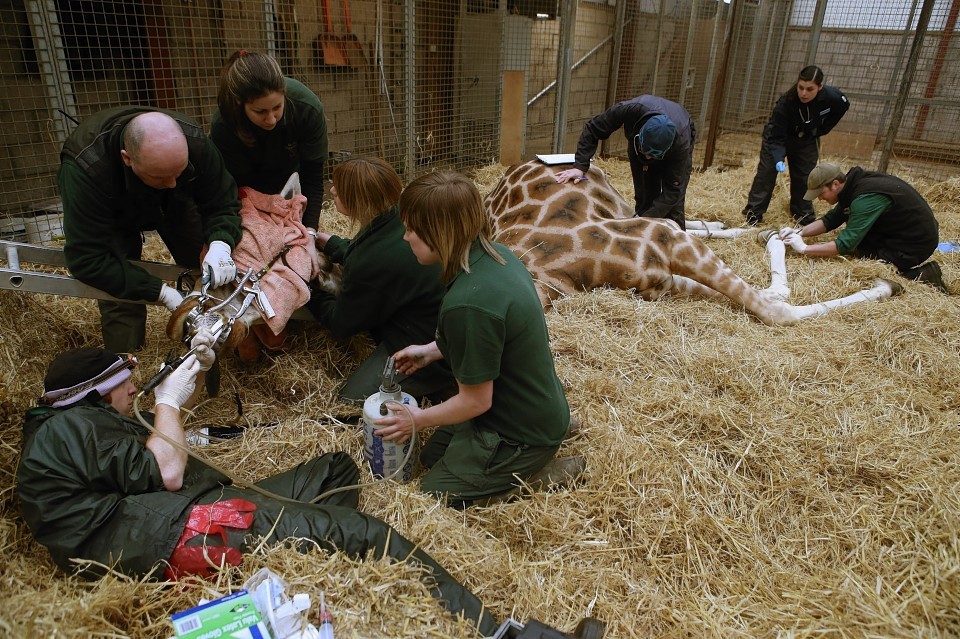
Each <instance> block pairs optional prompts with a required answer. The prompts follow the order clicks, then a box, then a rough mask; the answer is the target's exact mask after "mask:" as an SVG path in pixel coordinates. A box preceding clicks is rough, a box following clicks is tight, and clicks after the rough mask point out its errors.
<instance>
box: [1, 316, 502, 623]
mask: <svg viewBox="0 0 960 639" xmlns="http://www.w3.org/2000/svg"><path fill="white" fill-rule="evenodd" d="M212 344H213V338H212V336H210V334H209V333H207V332H205V331H204V332H201V333H200V334H199V335H198V336H197V337H195V338H194V345H195V346H197V353H196V355H191V356H190V357H189V358H187V360H186V361H185V362H184V363H183V364H182V365H181V366H180V367H179V368H177V369H176V370H175V371H173V372H172V373H171V374H170V376H169V377H167V378H166V379H165V380H164V381H163V382H161V383H160V384H159V385H158V386H157V388H156V390H155V400H156V401H155V409H154V410H155V412H154V414H152V415H151V414H149V413H148V414H145V415H144V416H143V417H144V419H145V421H146V422H147V423H152V427H153V429H154V430H155V432H151V431H150V430H148V428H146V427H145V426H144V425H143V424H142V423H141V422H140V421H139V420H138V419H136V418H135V416H134V415H133V412H134V411H133V404H134V397H135V396H136V395H137V392H138V390H137V387H136V386H135V385H134V384H133V382H132V381H131V379H130V378H131V369H132V368H133V367H134V366H135V364H136V361H135V359H133V358H132V357H130V356H126V357H120V356H117V355H115V354H113V353H110V352H108V351H105V350H104V349H100V348H81V349H73V350H70V351H67V352H65V353H63V354H61V355H59V356H58V357H57V358H55V359H54V360H53V362H52V363H51V364H50V366H49V368H48V370H47V374H46V377H45V378H44V389H45V391H46V392H45V393H44V395H43V398H41V401H40V405H39V406H38V407H37V408H33V409H31V410H29V411H28V412H27V414H26V416H25V418H24V433H23V452H22V454H21V458H20V464H19V466H18V468H17V478H16V492H17V496H18V498H19V501H20V506H21V510H22V513H23V517H24V519H25V520H26V522H27V525H28V526H29V527H30V530H31V531H32V532H33V535H34V537H35V538H36V539H37V541H39V542H40V543H41V544H43V545H44V546H46V547H47V549H49V551H50V554H51V555H52V557H53V559H54V561H55V562H56V564H57V565H58V566H60V567H61V568H62V569H63V570H66V571H71V572H72V571H74V570H77V567H76V565H74V564H73V563H72V562H71V560H72V559H73V558H79V559H87V560H91V561H93V562H95V563H93V564H89V565H86V566H83V567H82V568H81V571H82V576H84V577H95V576H97V575H98V573H100V572H102V571H103V570H104V568H103V567H104V566H107V567H111V568H113V569H115V570H117V571H119V572H122V573H125V574H128V575H132V576H138V577H139V576H143V575H149V576H151V577H157V576H159V575H160V574H162V573H164V572H165V571H166V576H167V577H168V578H176V577H178V576H180V575H182V574H190V573H199V574H205V573H207V572H209V570H210V567H209V566H210V561H213V562H214V563H215V564H217V565H219V563H220V562H221V561H222V562H224V563H228V564H232V565H238V564H240V563H241V562H242V553H243V552H247V551H249V550H251V548H252V544H254V543H256V541H257V539H258V538H259V537H261V536H267V537H268V539H269V540H270V541H272V542H273V541H280V540H283V539H288V538H294V540H293V543H294V545H295V546H296V547H297V548H298V549H301V550H303V551H304V552H306V551H307V550H310V549H312V548H314V547H315V544H316V545H319V546H320V547H321V548H324V549H326V550H328V551H335V550H341V551H343V552H345V553H347V554H349V555H351V556H353V557H358V558H362V557H366V556H368V554H369V553H370V551H373V556H375V557H382V556H384V555H385V554H386V555H389V556H390V557H392V558H394V559H395V560H397V561H404V562H408V563H411V564H413V565H416V566H419V567H420V568H422V569H423V570H424V575H425V578H426V580H427V582H428V584H429V586H430V588H431V592H432V593H433V595H434V596H436V597H437V598H438V599H440V600H441V604H442V605H443V606H445V607H446V608H447V609H449V610H450V611H451V612H454V613H460V614H463V616H464V617H465V618H466V619H469V620H471V621H472V622H473V623H475V624H477V626H478V628H479V629H480V631H481V632H483V633H484V635H485V636H488V635H491V634H493V632H494V631H495V630H496V628H497V625H496V622H495V621H494V619H493V618H492V617H491V616H490V614H489V613H488V612H487V611H486V610H485V608H484V607H483V604H482V603H481V602H480V600H479V599H477V598H476V596H474V595H473V594H472V593H471V592H470V591H469V590H467V589H466V588H465V587H464V586H463V585H461V584H460V583H459V582H458V581H457V580H456V579H454V577H453V576H452V575H450V574H449V573H448V572H447V571H446V570H444V569H443V568H442V567H441V566H440V565H439V564H438V563H437V562H436V561H435V560H434V559H433V558H431V557H430V556H429V555H428V554H426V553H425V552H423V551H422V550H420V549H419V548H417V546H416V545H415V544H413V543H412V542H410V541H409V540H407V539H405V538H404V537H403V536H401V535H400V534H398V533H397V532H396V531H395V530H393V529H392V528H391V527H390V526H389V525H388V524H386V523H384V522H383V521H381V520H379V519H377V518H375V517H372V516H370V515H365V514H363V513H360V512H358V511H357V510H356V506H357V503H358V499H359V490H358V489H357V488H354V485H355V484H356V483H357V480H358V478H359V471H358V469H357V466H356V464H355V463H354V462H353V460H352V459H351V458H350V456H349V455H348V454H346V453H342V452H338V453H331V454H326V455H321V456H320V457H317V458H315V459H312V460H310V461H308V462H304V463H302V464H299V465H297V466H295V467H293V468H291V469H290V470H288V471H286V472H284V473H281V474H279V475H275V476H273V477H268V478H266V479H264V480H262V481H260V482H258V483H257V487H258V488H260V489H263V490H266V491H269V492H270V493H272V495H270V496H268V495H264V494H262V493H261V492H259V491H255V490H253V489H250V488H246V489H243V488H238V487H235V486H233V485H232V482H231V480H230V478H228V477H226V476H224V475H223V474H221V473H220V472H219V471H217V470H215V469H213V468H211V467H209V466H208V465H206V464H204V463H202V462H200V461H199V460H197V459H194V458H192V457H188V455H187V450H188V446H187V441H186V437H185V435H184V430H183V426H182V422H181V421H180V408H181V407H189V406H191V405H192V404H193V402H194V401H195V400H196V395H197V394H198V389H199V388H201V387H202V385H203V384H202V376H203V374H204V370H206V369H209V367H210V366H211V365H212V364H213V361H214V354H213V350H212V348H211V346H212ZM157 432H159V433H163V436H161V435H158V434H157ZM91 487H96V489H95V490H91ZM348 487H349V488H351V489H348V490H342V491H340V492H337V493H335V494H332V495H329V494H327V493H328V492H329V491H331V490H334V489H338V488H348ZM318 497H320V498H321V499H320V501H319V503H314V500H315V499H316V498H318ZM313 542H315V544H314V543H313ZM165 565H168V566H169V567H167V568H166V569H165Z"/></svg>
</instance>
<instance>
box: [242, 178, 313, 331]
mask: <svg viewBox="0 0 960 639" xmlns="http://www.w3.org/2000/svg"><path fill="white" fill-rule="evenodd" d="M240 205H241V206H240V217H241V227H242V228H243V235H242V236H241V238H240V242H239V243H238V244H237V246H236V247H235V248H234V249H233V261H234V262H236V264H237V271H238V273H240V274H241V275H242V274H243V273H245V272H246V271H247V269H249V268H252V269H253V270H254V273H257V272H259V271H260V269H262V268H263V267H264V266H266V265H268V264H270V262H271V261H272V260H273V259H274V258H275V257H276V256H277V255H279V254H280V251H282V250H283V248H284V247H285V246H288V247H290V250H289V252H287V254H286V255H285V256H283V257H282V258H280V259H277V260H276V261H275V262H273V265H272V266H270V270H269V271H268V272H267V274H266V275H264V276H263V277H262V278H261V279H260V290H262V291H263V292H264V294H265V295H266V296H267V299H268V300H269V301H270V305H271V306H272V307H273V310H274V311H275V312H276V315H275V316H273V317H272V318H270V319H267V318H264V321H265V322H266V323H267V326H269V327H270V330H271V331H273V334H274V335H279V334H280V332H281V331H283V329H284V327H286V325H287V321H288V320H289V319H290V316H291V315H292V314H293V312H294V311H296V310H297V309H298V308H300V307H301V306H303V305H304V304H306V303H307V300H309V299H310V287H309V286H308V285H307V282H308V281H310V280H312V279H314V278H315V277H316V276H317V273H318V271H319V265H318V263H317V257H316V253H315V252H314V253H311V251H310V250H309V249H308V248H307V246H308V243H309V242H312V241H313V238H312V237H310V236H309V235H307V228H306V227H305V226H304V225H303V222H301V219H302V218H303V210H304V208H306V205H307V198H305V197H304V196H302V195H296V196H294V197H292V198H291V199H289V200H285V199H283V198H282V197H281V196H279V195H265V194H263V193H260V192H258V191H254V190H253V189H250V188H247V187H242V188H241V189H240Z"/></svg>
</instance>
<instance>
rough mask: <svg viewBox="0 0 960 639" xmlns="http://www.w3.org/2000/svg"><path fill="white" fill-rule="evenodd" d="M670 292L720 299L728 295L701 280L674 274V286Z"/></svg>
mask: <svg viewBox="0 0 960 639" xmlns="http://www.w3.org/2000/svg"><path fill="white" fill-rule="evenodd" d="M670 293H671V294H673V295H690V296H692V297H704V298H707V299H720V298H723V297H726V296H725V295H724V294H723V293H721V292H719V291H715V290H713V289H712V288H710V287H709V286H704V285H703V284H701V283H700V282H696V281H694V280H691V279H690V278H689V277H683V276H682V275H674V276H673V286H671V287H670Z"/></svg>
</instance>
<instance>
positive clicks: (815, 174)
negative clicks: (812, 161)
mask: <svg viewBox="0 0 960 639" xmlns="http://www.w3.org/2000/svg"><path fill="white" fill-rule="evenodd" d="M843 176H844V173H843V171H841V170H840V167H839V166H837V165H836V164H830V163H829V162H824V163H823V164H818V165H817V166H815V167H813V170H812V171H810V175H809V176H808V177H807V192H806V193H804V194H803V199H805V200H811V201H812V200H815V199H817V197H818V196H819V195H820V191H822V190H823V187H825V186H826V185H828V184H830V183H831V182H833V181H834V180H836V179H837V178H842V177H843Z"/></svg>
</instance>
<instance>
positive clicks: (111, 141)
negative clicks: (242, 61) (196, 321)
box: [58, 106, 240, 352]
mask: <svg viewBox="0 0 960 639" xmlns="http://www.w3.org/2000/svg"><path fill="white" fill-rule="evenodd" d="M60 160H61V165H60V172H59V175H58V180H59V184H60V195H61V197H62V199H63V224H64V236H65V240H66V244H65V246H64V256H65V257H66V261H67V268H68V269H69V270H70V273H71V274H72V275H73V276H74V277H76V278H77V279H78V280H80V281H81V282H84V283H86V284H89V285H90V286H93V287H96V288H98V289H100V290H102V291H104V292H106V293H108V294H110V295H112V296H113V297H115V298H119V299H122V300H141V301H146V302H159V303H161V304H163V305H165V306H166V307H167V308H169V309H171V310H173V309H174V308H176V307H177V306H178V305H179V304H180V302H181V295H180V294H179V293H178V292H177V291H176V290H175V289H174V288H172V287H170V286H167V285H166V284H164V283H163V282H162V281H161V280H160V278H158V277H156V276H153V275H150V274H148V273H147V272H146V271H144V270H143V269H141V268H139V267H136V266H134V265H133V264H131V263H130V260H137V259H140V256H141V252H142V249H143V235H142V233H143V232H144V231H150V230H156V231H158V232H159V233H160V237H161V238H163V241H164V243H165V244H166V245H167V248H168V249H170V253H171V255H172V256H173V259H174V261H175V262H176V263H177V264H181V265H183V266H185V267H189V268H196V267H199V266H201V263H200V255H201V253H202V252H203V250H204V244H206V251H207V253H206V257H205V258H204V260H203V265H202V268H203V271H204V273H208V272H212V274H213V285H214V286H222V285H223V284H226V283H228V282H230V281H233V279H234V278H235V277H236V266H234V264H233V260H232V259H231V257H230V254H231V252H232V250H233V247H234V246H236V243H237V241H238V240H239V239H240V215H239V211H240V200H239V199H238V198H237V186H236V184H235V183H234V180H233V178H232V177H231V176H230V174H229V173H228V172H227V170H226V168H225V167H224V164H223V160H222V159H221V157H220V153H219V152H218V151H217V149H216V147H215V146H214V145H213V143H212V142H211V141H210V140H209V139H208V138H207V137H206V136H205V135H204V133H203V129H202V128H201V127H200V126H199V125H198V124H196V123H195V122H193V121H192V120H190V119H189V118H187V117H186V116H184V115H181V114H179V113H176V112H174V111H165V110H162V109H152V108H148V107H141V106H126V107H115V108H111V109H106V110H104V111H100V112H99V113H96V114H94V115H92V116H90V117H89V118H87V119H86V120H85V121H84V122H83V123H82V124H81V125H80V126H79V127H77V129H76V130H75V131H74V132H73V134H71V135H70V137H69V138H67V141H66V142H65V143H64V145H63V150H62V151H61V153H60ZM99 304H100V317H101V330H102V333H103V341H104V346H105V347H106V348H107V349H108V350H111V351H114V352H133V351H136V350H137V349H139V348H140V347H141V346H142V345H143V342H144V338H145V324H146V316H147V310H146V307H145V306H143V304H142V303H141V304H130V303H117V302H112V301H101V302H100V303H99Z"/></svg>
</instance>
